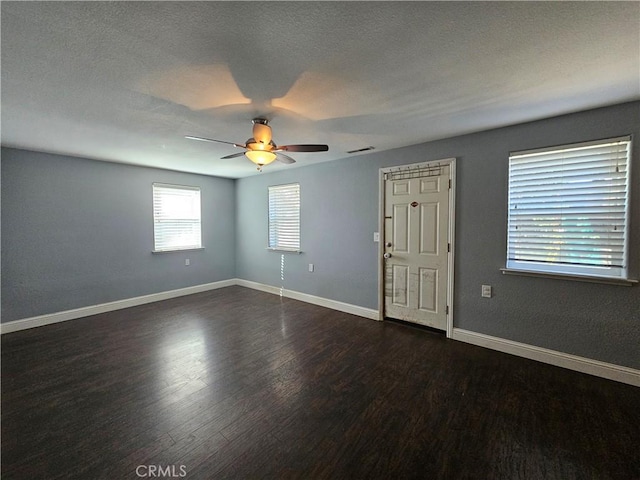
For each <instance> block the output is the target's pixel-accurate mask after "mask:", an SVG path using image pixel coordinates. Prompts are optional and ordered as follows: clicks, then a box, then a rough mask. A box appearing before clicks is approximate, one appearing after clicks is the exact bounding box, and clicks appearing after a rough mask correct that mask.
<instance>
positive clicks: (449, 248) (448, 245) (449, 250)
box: [447, 243, 451, 253]
mask: <svg viewBox="0 0 640 480" xmlns="http://www.w3.org/2000/svg"><path fill="white" fill-rule="evenodd" d="M447 253H451V244H450V243H447Z"/></svg>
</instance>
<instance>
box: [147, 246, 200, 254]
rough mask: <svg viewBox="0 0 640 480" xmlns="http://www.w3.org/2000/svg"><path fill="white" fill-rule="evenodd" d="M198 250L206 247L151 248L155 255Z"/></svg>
mask: <svg viewBox="0 0 640 480" xmlns="http://www.w3.org/2000/svg"><path fill="white" fill-rule="evenodd" d="M197 250H204V247H197V248H176V249H175V250H151V253H153V254H154V255H163V254H165V253H178V252H194V251H197Z"/></svg>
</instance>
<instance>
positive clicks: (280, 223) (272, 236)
mask: <svg viewBox="0 0 640 480" xmlns="http://www.w3.org/2000/svg"><path fill="white" fill-rule="evenodd" d="M269 248H272V249H275V250H291V251H299V250H300V185H299V184H297V183H294V184H290V185H277V186H273V187H269Z"/></svg>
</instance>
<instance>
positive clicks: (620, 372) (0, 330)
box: [0, 278, 640, 387]
mask: <svg viewBox="0 0 640 480" xmlns="http://www.w3.org/2000/svg"><path fill="white" fill-rule="evenodd" d="M233 285H238V286H241V287H247V288H251V289H254V290H260V291H262V292H267V293H271V294H274V295H282V296H283V297H287V298H291V299H294V300H300V301H302V302H306V303H311V304H314V305H319V306H321V307H326V308H330V309H332V310H338V311H340V312H345V313H350V314H352V315H357V316H359V317H365V318H369V319H372V320H380V315H379V312H378V310H374V309H371V308H365V307H360V306H358V305H352V304H350V303H344V302H339V301H337V300H331V299H328V298H323V297H317V296H315V295H310V294H308V293H302V292H297V291H295V290H287V289H284V288H280V287H274V286H272V285H266V284H263V283H258V282H252V281H249V280H243V279H239V278H232V279H229V280H222V281H219V282H213V283H205V284H202V285H195V286H192V287H186V288H179V289H177V290H169V291H166V292H159V293H153V294H150V295H143V296H141V297H134V298H127V299H124V300H117V301H114V302H108V303H101V304H99V305H90V306H87V307H82V308H76V309H73V310H66V311H63V312H55V313H50V314H46V315H39V316H37V317H30V318H23V319H20V320H14V321H11V322H6V323H2V324H0V334H4V333H11V332H17V331H19V330H26V329H28V328H34V327H41V326H44V325H50V324H52V323H58V322H64V321H67V320H74V319H77V318H82V317H87V316H89V315H97V314H99V313H105V312H110V311H114V310H120V309H122V308H128V307H135V306H137V305H144V304H147V303H152V302H159V301H161V300H168V299H170V298H176V297H182V296H184V295H192V294H194V293H200V292H206V291H208V290H215V289H218V288H223V287H230V286H233ZM451 338H453V339H454V340H459V341H461V342H465V343H470V344H473V345H477V346H480V347H485V348H490V349H492V350H497V351H499V352H504V353H509V354H512V355H517V356H519V357H524V358H529V359H531V360H536V361H539V362H543V363H548V364H551V365H556V366H558V367H563V368H568V369H570V370H575V371H578V372H582V373H587V374H590V375H595V376H598V377H602V378H607V379H609V380H615V381H617V382H622V383H627V384H629V385H634V386H637V387H640V370H635V369H633V368H629V367H623V366H620V365H614V364H611V363H606V362H601V361H598V360H592V359H590V358H585V357H579V356H576V355H570V354H568V353H563V352H558V351H555V350H549V349H546V348H542V347H536V346H533V345H527V344H525V343H519V342H514V341H512V340H506V339H504V338H498V337H492V336H490V335H485V334H482V333H476V332H472V331H469V330H464V329H461V328H454V329H453V334H452V336H451Z"/></svg>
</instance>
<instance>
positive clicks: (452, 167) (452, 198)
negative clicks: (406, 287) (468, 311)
mask: <svg viewBox="0 0 640 480" xmlns="http://www.w3.org/2000/svg"><path fill="white" fill-rule="evenodd" d="M434 165H440V166H445V165H449V180H450V181H451V188H450V189H449V230H448V232H447V235H448V237H449V239H448V241H449V243H450V245H451V249H450V252H449V255H448V259H447V277H448V278H447V305H448V306H449V313H448V315H447V325H446V334H447V338H452V335H453V298H454V296H453V282H454V272H455V268H454V265H455V264H454V250H455V243H456V242H455V239H456V235H455V225H456V158H455V157H450V158H443V159H441V160H432V161H428V162H419V163H411V164H409V165H397V166H395V167H383V168H380V169H379V171H378V232H380V241H379V242H378V312H379V313H378V318H377V320H381V321H382V320H384V262H383V260H382V256H383V255H384V238H385V237H384V226H385V221H384V207H385V198H384V195H385V191H384V187H385V174H386V173H391V172H394V171H396V170H397V169H398V168H400V169H416V168H429V167H431V166H434Z"/></svg>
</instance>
